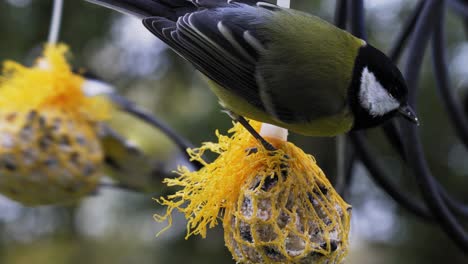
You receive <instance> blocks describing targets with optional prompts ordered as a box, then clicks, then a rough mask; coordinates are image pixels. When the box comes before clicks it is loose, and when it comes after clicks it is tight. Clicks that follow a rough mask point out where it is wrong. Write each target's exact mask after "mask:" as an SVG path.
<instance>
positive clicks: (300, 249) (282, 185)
mask: <svg viewBox="0 0 468 264" xmlns="http://www.w3.org/2000/svg"><path fill="white" fill-rule="evenodd" d="M285 148H295V149H292V152H296V151H300V150H299V149H297V148H296V147H295V146H293V145H292V144H287V145H285ZM286 152H288V150H286ZM293 157H294V159H289V158H285V160H284V162H283V163H282V164H281V165H280V166H279V167H280V168H276V169H275V168H273V169H272V168H271V167H269V166H262V167H259V168H257V170H256V171H255V173H254V174H252V175H250V176H248V177H247V179H246V181H245V183H244V184H243V186H242V187H241V191H240V195H239V198H238V201H237V203H236V207H235V208H234V210H233V211H231V214H229V215H225V216H224V221H223V226H224V229H225V242H226V246H227V247H228V248H229V250H230V251H231V253H232V255H233V257H234V259H235V260H236V261H237V262H239V263H314V264H315V263H327V264H335V263H342V260H343V258H344V256H345V254H346V253H347V247H348V232H349V219H350V218H349V213H350V208H351V207H350V206H349V205H347V204H346V203H345V202H344V201H343V200H342V199H341V197H339V195H338V194H337V193H336V192H335V190H334V189H333V188H332V187H331V186H330V183H329V182H328V181H327V180H326V178H325V177H324V175H323V173H322V171H321V170H320V169H319V168H318V166H317V165H316V164H315V161H313V160H312V159H310V158H306V159H304V158H299V157H297V156H293ZM246 159H249V157H246ZM304 163H307V164H304ZM311 167H313V168H311Z"/></svg>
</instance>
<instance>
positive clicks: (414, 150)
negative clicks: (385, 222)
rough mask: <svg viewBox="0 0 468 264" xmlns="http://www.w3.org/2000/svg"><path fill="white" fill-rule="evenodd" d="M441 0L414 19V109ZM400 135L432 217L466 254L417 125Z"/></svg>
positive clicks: (432, 0) (410, 67)
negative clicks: (424, 58)
mask: <svg viewBox="0 0 468 264" xmlns="http://www.w3.org/2000/svg"><path fill="white" fill-rule="evenodd" d="M442 8H443V2H442V1H440V0H427V2H426V4H425V6H424V9H423V11H422V13H421V15H420V19H419V21H418V22H417V25H416V29H415V34H414V35H413V39H412V42H411V43H410V50H409V51H410V52H409V56H408V61H407V62H406V69H405V77H406V81H407V84H408V86H409V87H410V88H411V89H410V93H409V102H410V105H412V106H413V109H416V102H417V99H416V94H417V91H418V89H417V88H418V81H419V74H420V69H421V64H422V60H423V57H424V50H425V47H426V45H427V42H428V38H429V37H430V35H431V33H432V26H433V23H434V22H435V21H437V20H438V19H440V16H441V13H440V12H442V11H443V10H442ZM402 131H403V135H404V138H405V139H407V144H405V146H406V147H407V148H406V150H407V157H408V163H409V164H410V165H411V167H412V169H413V171H414V176H415V178H416V180H417V182H418V185H419V188H420V189H421V192H422V196H423V198H424V200H425V201H426V204H427V206H428V208H429V209H430V210H431V212H432V215H433V216H434V218H435V220H436V221H437V222H439V224H440V225H441V227H442V229H443V230H444V231H445V232H446V233H447V235H448V236H449V237H450V238H451V239H452V240H453V241H454V242H455V244H456V245H457V246H459V247H460V248H461V249H462V251H463V252H464V253H467V254H468V234H467V233H466V232H465V230H464V229H463V227H462V226H461V225H460V223H459V222H458V221H457V219H456V218H455V217H454V215H453V214H452V213H451V211H450V210H449V208H448V207H447V204H446V203H445V202H444V200H443V199H442V197H441V195H440V193H439V187H438V183H437V181H436V180H435V179H434V177H433V176H432V174H431V172H430V170H429V167H428V164H427V161H426V159H425V155H424V151H423V148H422V143H421V140H420V137H419V135H418V131H417V128H416V127H415V126H414V125H411V124H408V123H405V124H403V130H402Z"/></svg>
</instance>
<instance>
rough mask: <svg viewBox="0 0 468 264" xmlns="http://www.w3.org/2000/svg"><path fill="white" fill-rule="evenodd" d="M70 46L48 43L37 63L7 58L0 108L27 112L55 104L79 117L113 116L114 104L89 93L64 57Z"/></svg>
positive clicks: (103, 118)
mask: <svg viewBox="0 0 468 264" xmlns="http://www.w3.org/2000/svg"><path fill="white" fill-rule="evenodd" d="M67 51H68V47H67V46H65V45H63V44H59V45H47V46H46V48H45V51H44V56H43V57H41V58H39V59H38V60H37V62H36V65H35V66H34V67H26V66H23V65H21V64H19V63H16V62H14V61H6V62H4V65H3V75H2V76H1V77H0V109H1V111H4V112H13V111H15V112H16V111H19V112H26V111H29V110H31V109H35V110H41V109H48V108H52V109H54V110H60V111H63V112H67V113H68V114H74V115H78V117H77V118H82V119H87V120H92V121H102V120H105V119H108V118H109V117H110V110H111V104H110V103H109V102H108V101H107V100H106V99H105V98H101V97H87V96H86V95H85V94H84V93H83V91H82V84H83V82H84V79H83V77H81V76H80V75H78V74H75V73H73V72H72V70H71V67H70V65H69V64H68V63H67V60H66V59H65V54H66V53H67Z"/></svg>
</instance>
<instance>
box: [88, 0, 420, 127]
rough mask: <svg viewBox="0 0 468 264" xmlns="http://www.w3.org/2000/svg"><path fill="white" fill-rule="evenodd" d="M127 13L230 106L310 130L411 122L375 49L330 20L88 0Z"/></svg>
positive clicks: (264, 10)
mask: <svg viewBox="0 0 468 264" xmlns="http://www.w3.org/2000/svg"><path fill="white" fill-rule="evenodd" d="M88 1H90V2H93V3H96V4H100V5H103V6H106V7H110V8H112V9H115V10H118V11H121V12H124V13H127V14H133V15H135V16H137V17H139V18H141V19H142V20H143V24H144V25H145V26H146V28H147V29H148V30H150V31H151V32H152V33H153V34H154V35H156V36H157V37H158V38H160V39H161V40H162V41H164V42H165V43H167V45H169V46H170V47H171V48H172V49H173V50H174V51H175V52H176V53H178V54H179V55H180V56H182V57H183V58H185V59H186V60H187V61H189V62H191V63H192V64H193V65H194V66H195V67H196V68H197V69H198V70H199V71H200V72H202V73H203V74H204V75H205V76H206V77H207V79H208V82H209V83H210V87H211V89H212V90H213V92H214V93H215V94H216V95H217V96H218V97H219V99H220V102H221V104H222V105H223V106H224V107H225V108H227V109H228V110H230V111H232V112H234V113H235V114H237V115H241V116H245V117H248V118H251V119H255V120H258V121H261V122H266V123H270V124H274V125H277V126H280V127H284V128H287V129H289V130H291V131H293V132H296V133H299V134H304V135H311V136H334V135H338V134H341V133H345V132H347V131H350V130H357V129H363V128H369V127H373V126H376V125H378V124H381V123H382V122H384V121H385V120H387V119H389V118H391V117H392V116H394V115H395V114H401V115H402V116H403V117H405V118H406V119H408V120H410V121H412V122H414V123H418V119H417V117H416V115H415V113H414V111H413V110H412V109H411V108H410V107H409V106H408V104H407V93H408V89H407V87H406V84H405V81H404V79H403V76H402V74H401V72H400V71H399V70H398V68H397V67H396V66H395V65H394V64H393V63H392V62H391V61H390V59H389V58H388V57H387V56H385V54H383V53H382V52H381V51H379V50H378V49H376V48H375V47H373V46H372V45H370V44H369V43H366V42H365V41H364V40H362V39H359V38H357V37H354V36H353V35H351V34H350V33H348V32H346V31H343V30H341V29H339V28H337V27H335V26H333V25H332V24H330V23H327V22H326V21H324V20H322V19H320V18H318V17H316V16H312V15H309V14H307V13H303V12H300V11H296V10H292V9H287V8H281V7H279V6H277V5H274V4H271V3H268V2H261V1H255V0H227V1H226V0H88Z"/></svg>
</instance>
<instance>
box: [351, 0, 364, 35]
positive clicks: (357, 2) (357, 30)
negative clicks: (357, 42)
mask: <svg viewBox="0 0 468 264" xmlns="http://www.w3.org/2000/svg"><path fill="white" fill-rule="evenodd" d="M348 3H349V6H348V9H349V11H350V19H351V32H352V33H353V34H354V35H355V36H356V37H358V38H361V39H363V40H367V34H366V31H365V22H366V21H365V11H364V1H363V0H352V1H348Z"/></svg>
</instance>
